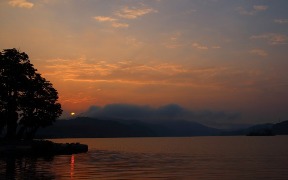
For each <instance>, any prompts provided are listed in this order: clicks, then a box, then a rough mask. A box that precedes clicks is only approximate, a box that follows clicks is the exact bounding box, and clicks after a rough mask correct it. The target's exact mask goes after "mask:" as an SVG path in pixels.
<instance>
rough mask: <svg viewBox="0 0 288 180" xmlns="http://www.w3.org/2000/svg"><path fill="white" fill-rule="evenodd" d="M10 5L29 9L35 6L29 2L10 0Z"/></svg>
mask: <svg viewBox="0 0 288 180" xmlns="http://www.w3.org/2000/svg"><path fill="white" fill-rule="evenodd" d="M8 4H9V5H11V6H13V7H20V8H28V9H30V8H32V7H33V6H34V4H33V3H31V2H28V1H27V0H10V1H9V2H8Z"/></svg>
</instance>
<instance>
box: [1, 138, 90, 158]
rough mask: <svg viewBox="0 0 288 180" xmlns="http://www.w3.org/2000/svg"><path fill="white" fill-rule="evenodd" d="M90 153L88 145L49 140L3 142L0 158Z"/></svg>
mask: <svg viewBox="0 0 288 180" xmlns="http://www.w3.org/2000/svg"><path fill="white" fill-rule="evenodd" d="M86 152H88V145H86V144H80V143H78V142H76V143H54V142H52V141H49V140H32V141H1V142H0V157H3V156H55V155H71V154H78V153H86Z"/></svg>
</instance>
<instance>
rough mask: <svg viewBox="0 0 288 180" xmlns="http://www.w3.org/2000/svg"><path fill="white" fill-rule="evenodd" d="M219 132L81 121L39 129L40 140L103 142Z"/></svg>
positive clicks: (174, 124) (194, 126)
mask: <svg viewBox="0 0 288 180" xmlns="http://www.w3.org/2000/svg"><path fill="white" fill-rule="evenodd" d="M219 134H220V130H218V129H214V128H210V127H207V126H204V125H201V124H199V123H195V122H190V121H157V122H150V123H147V122H141V121H136V120H135V121H132V120H129V121H127V120H121V119H105V120H102V119H101V120H99V119H93V118H87V117H78V118H75V119H70V120H58V121H57V122H56V123H55V124H54V125H53V126H51V127H47V128H45V129H40V130H39V131H38V132H37V134H36V137H37V138H100V137H107V138H108V137H168V136H169V137H172V136H173V137H184V136H204V135H219Z"/></svg>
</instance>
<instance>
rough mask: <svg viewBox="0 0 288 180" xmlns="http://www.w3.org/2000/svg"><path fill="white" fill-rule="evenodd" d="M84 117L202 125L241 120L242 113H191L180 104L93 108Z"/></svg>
mask: <svg viewBox="0 0 288 180" xmlns="http://www.w3.org/2000/svg"><path fill="white" fill-rule="evenodd" d="M83 115H85V116H87V117H93V118H118V119H126V120H142V121H152V120H153V121H157V120H189V121H195V122H200V123H209V122H211V123H212V122H213V123H215V122H219V123H223V122H233V121H234V120H239V119H240V118H241V113H238V112H224V111H211V110H203V111H191V110H188V109H186V108H183V107H181V106H179V105H178V104H169V105H165V106H161V107H159V108H153V107H150V106H140V105H133V104H109V105H106V106H104V107H99V106H91V107H90V108H89V110H88V111H86V112H85V113H83Z"/></svg>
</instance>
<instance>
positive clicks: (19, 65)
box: [0, 49, 62, 140]
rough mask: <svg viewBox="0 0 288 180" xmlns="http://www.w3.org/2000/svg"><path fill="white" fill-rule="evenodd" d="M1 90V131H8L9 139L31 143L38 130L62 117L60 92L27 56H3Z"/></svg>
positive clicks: (0, 56)
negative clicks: (27, 140) (29, 141)
mask: <svg viewBox="0 0 288 180" xmlns="http://www.w3.org/2000/svg"><path fill="white" fill-rule="evenodd" d="M0 89H1V90H0V129H2V130H3V129H6V138H7V139H10V140H13V139H16V135H17V137H18V138H20V139H22V138H24V139H31V138H33V137H34V134H35V133H36V131H37V129H38V128H39V127H45V126H49V125H52V124H53V122H54V121H55V119H56V118H58V117H59V116H60V115H61V113H62V109H61V105H60V104H59V103H57V100H58V93H57V91H56V90H55V89H54V88H53V86H52V84H51V83H50V82H49V81H47V80H46V79H45V78H43V77H41V75H40V74H39V73H37V70H36V69H35V68H34V67H33V65H32V64H31V63H30V60H29V57H28V55H27V54H26V53H24V52H22V53H21V52H19V51H18V50H16V49H4V50H3V51H2V52H1V53H0ZM17 130H18V131H17Z"/></svg>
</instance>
